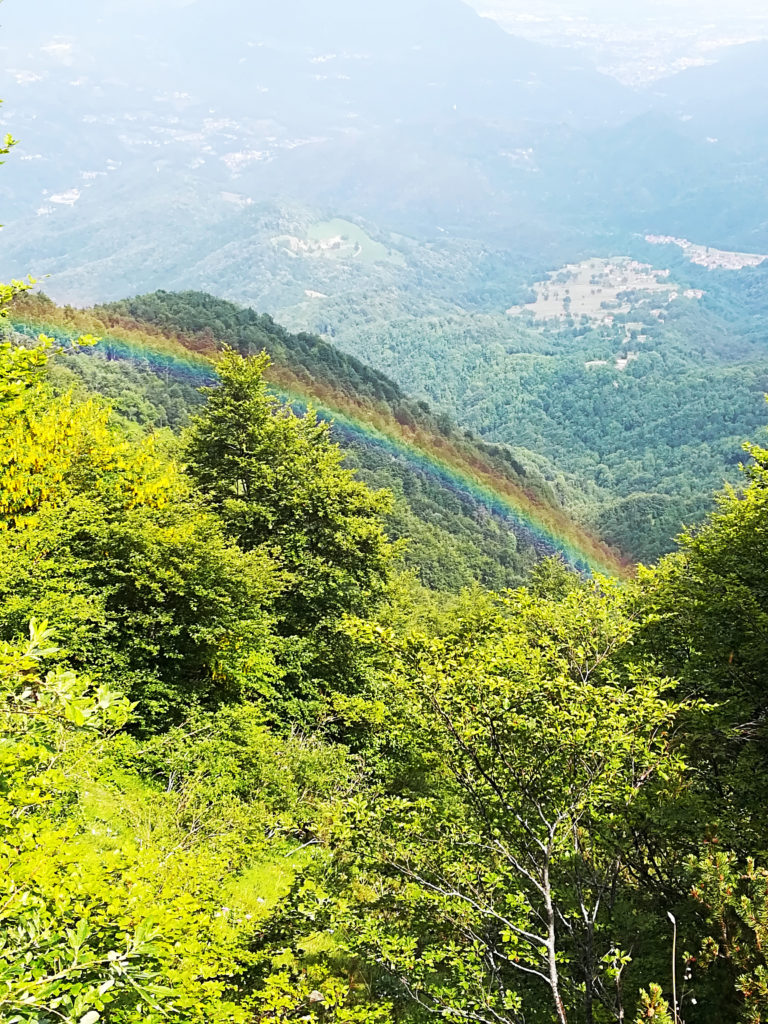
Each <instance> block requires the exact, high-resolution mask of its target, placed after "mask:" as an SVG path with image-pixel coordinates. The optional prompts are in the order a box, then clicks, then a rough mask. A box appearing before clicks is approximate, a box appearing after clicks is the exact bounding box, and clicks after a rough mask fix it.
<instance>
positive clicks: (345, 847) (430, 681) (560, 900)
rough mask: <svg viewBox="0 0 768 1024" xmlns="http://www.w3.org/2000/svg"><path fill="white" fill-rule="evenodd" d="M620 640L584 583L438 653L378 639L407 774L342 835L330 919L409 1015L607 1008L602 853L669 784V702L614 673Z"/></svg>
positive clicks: (639, 680)
mask: <svg viewBox="0 0 768 1024" xmlns="http://www.w3.org/2000/svg"><path fill="white" fill-rule="evenodd" d="M634 631H635V626H634V625H633V623H632V622H631V620H630V619H629V618H628V617H627V616H626V613H625V612H624V610H623V598H622V596H621V594H620V593H619V592H618V590H617V589H616V588H615V587H613V586H611V585H610V583H609V582H608V581H600V582H599V583H596V584H594V585H593V586H591V587H589V588H583V587H581V588H578V589H574V590H572V591H571V592H570V593H569V594H568V595H567V596H566V597H565V598H564V599H563V600H562V601H561V602H560V603H557V602H556V601H553V600H546V599H541V598H536V597H534V596H533V595H532V594H530V593H529V592H526V591H522V592H519V593H517V594H515V595H513V596H512V597H510V599H509V601H508V603H507V607H506V609H505V614H504V615H503V616H498V615H496V616H490V617H488V616H485V617H484V618H482V619H480V620H479V621H477V622H475V623H469V622H468V623H466V625H465V627H464V628H463V629H459V630H458V631H457V632H456V633H455V634H453V635H450V636H448V637H445V638H442V639H439V640H432V641H426V640H423V639H422V640H418V639H416V638H413V639H411V640H410V641H408V642H407V643H406V644H405V646H400V645H398V644H397V643H393V642H392V640H391V639H386V638H385V643H386V650H387V651H388V655H387V658H388V660H389V661H390V663H391V664H392V663H393V664H394V665H395V666H396V668H395V674H394V676H393V677H391V681H390V684H389V685H390V686H391V687H392V694H391V695H390V696H389V697H388V698H387V704H388V706H390V707H393V706H394V707H396V708H398V709H399V711H396V712H395V713H394V717H395V721H396V722H397V725H396V726H394V723H393V722H392V721H391V720H389V721H387V723H386V725H384V726H383V728H384V729H385V730H386V732H387V735H390V736H391V732H392V729H393V726H394V727H395V728H399V730H403V729H404V730H406V736H407V739H408V744H409V745H410V748H411V750H410V756H411V771H410V773H409V774H408V775H407V776H405V777H403V776H401V786H400V788H399V789H398V792H396V793H394V794H391V795H388V794H385V793H376V795H375V797H374V798H373V799H372V800H371V801H370V802H363V801H360V802H358V803H356V804H354V805H353V806H352V807H351V808H350V812H349V814H348V816H347V817H346V819H345V820H344V821H343V824H342V825H341V827H340V832H339V838H338V843H339V846H338V848H337V854H336V855H337V857H338V858H339V860H340V864H341V866H340V867H339V869H338V870H339V872H340V875H341V879H342V881H343V884H344V887H345V888H344V889H343V891H344V897H343V899H344V902H343V903H342V904H341V907H342V910H341V913H340V914H338V911H337V915H338V916H337V917H336V918H334V921H335V927H338V928H343V929H344V931H345V933H346V934H347V936H348V940H347V941H348V942H349V943H350V948H351V949H352V950H358V951H363V955H364V956H365V958H366V959H368V960H372V961H373V962H376V963H378V964H381V965H382V966H384V967H385V968H386V969H387V970H389V971H390V972H392V974H393V975H394V977H395V978H397V979H398V983H399V985H400V986H402V987H403V988H404V990H405V992H407V993H408V994H409V996H410V997H411V998H413V999H415V1000H416V1001H417V1003H419V1004H420V1005H422V1006H424V1007H425V1008H426V1009H428V1010H431V1011H432V1012H440V1013H443V1014H444V1015H448V1016H450V1015H452V1014H457V1013H459V1012H460V1011H465V1010H471V1011H472V1012H473V1013H474V1014H476V1015H477V1019H480V1020H490V1019H496V1020H510V1021H512V1020H516V1019H517V1016H518V1013H519V1012H520V1011H521V1010H522V1009H523V1007H525V1009H526V1013H528V1011H529V1008H530V1012H534V1011H533V1007H542V1010H541V1012H542V1013H544V1016H543V1017H542V1018H541V1019H552V1017H551V1015H554V1017H556V1018H558V1019H561V1020H565V1019H566V1017H567V1016H568V1015H569V1013H570V1012H571V1011H573V1012H575V1013H576V1014H577V1015H580V1014H581V1013H582V1012H584V1007H585V1006H588V1007H592V1006H594V1005H597V1004H598V1003H604V1004H605V1006H606V1008H607V1009H610V1010H611V1011H614V1010H616V1009H617V1007H616V1004H615V994H614V992H613V990H612V985H611V984H610V983H609V981H610V979H609V975H610V972H611V961H610V956H609V954H610V952H611V950H613V949H614V948H615V947H616V943H617V941H618V940H620V939H621V934H620V924H619V923H618V921H616V920H613V910H614V909H615V904H616V901H617V899H618V897H619V893H620V890H621V888H622V884H623V881H624V879H623V872H622V867H621V860H622V854H621V850H622V848H623V847H624V846H625V845H626V844H627V843H628V842H629V841H630V836H631V835H632V834H633V826H634V821H635V816H636V815H638V814H642V811H641V808H646V809H647V808H648V807H649V806H652V802H653V801H654V800H656V799H659V796H660V794H662V793H664V792H665V791H666V789H667V787H668V786H673V787H674V786H675V785H677V783H678V781H679V779H680V778H681V775H682V772H683V769H684V764H683V761H682V758H681V756H680V754H679V752H677V751H676V750H675V749H674V747H673V745H672V742H671V737H672V730H673V723H674V721H675V719H676V717H677V716H678V715H679V713H680V707H679V706H678V705H677V704H676V703H675V702H674V701H670V700H669V699H668V698H667V696H666V694H665V691H666V690H667V689H668V686H669V684H668V683H667V682H666V681H664V680H659V679H657V678H654V677H653V676H652V675H650V674H649V673H648V672H647V671H646V670H644V669H642V668H640V667H639V666H633V665H629V666H628V665H626V664H624V663H623V660H622V652H623V651H624V650H626V648H627V647H628V646H629V645H630V643H631V640H632V636H633V633H634ZM388 678H389V677H388ZM392 742H393V743H395V744H396V741H395V740H394V739H393V740H392ZM402 742H403V740H402V739H401V743H402ZM351 894H354V896H353V895H351ZM361 901H362V903H363V905H364V906H365V908H366V909H365V912H364V914H363V915H362V917H363V920H362V921H361V920H359V918H360V906H359V903H360V902H361ZM344 907H347V908H348V916H347V915H346V914H345V911H344V909H343V908H344ZM547 1002H548V1010H547V1011H545V1010H544V1009H543V1007H544V1006H547ZM589 1012H592V1011H591V1010H590V1011H589ZM547 1014H549V1015H550V1016H547ZM535 1019H538V1018H535Z"/></svg>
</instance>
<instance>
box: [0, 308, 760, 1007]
mask: <svg viewBox="0 0 768 1024" xmlns="http://www.w3.org/2000/svg"><path fill="white" fill-rule="evenodd" d="M204 298H205V297H202V298H201V297H194V298H190V297H182V298H178V297H170V296H166V297H163V296H160V298H158V299H157V300H156V302H155V304H154V306H153V305H152V303H151V302H150V303H149V306H150V307H152V309H151V311H152V315H153V316H156V317H162V316H166V315H167V316H168V319H167V322H166V323H165V328H166V329H167V330H169V331H171V330H172V329H173V320H172V317H171V312H172V311H173V310H177V311H178V313H179V315H180V316H181V317H182V319H183V318H184V317H186V319H185V320H183V323H182V324H181V325H180V327H183V328H184V329H185V330H193V333H194V332H200V331H206V330H207V331H209V332H210V334H211V335H212V336H213V334H214V332H218V331H219V329H220V328H221V329H223V331H224V332H226V334H227V336H228V337H229V339H230V340H232V341H233V342H235V343H236V344H237V346H238V348H242V349H244V351H245V352H247V351H248V347H249V346H251V347H252V348H253V350H254V351H261V349H262V347H263V339H264V338H266V340H267V341H268V342H269V343H270V344H274V342H275V339H277V340H278V341H279V343H280V344H281V345H283V346H284V347H285V350H286V351H288V350H290V349H291V348H292V346H293V347H295V350H296V351H299V352H302V351H303V352H304V356H306V358H307V359H309V358H310V357H312V358H315V357H317V358H318V361H320V362H322V361H323V359H325V356H324V355H322V358H321V353H324V352H325V349H324V348H323V345H322V343H321V342H319V341H317V339H309V340H306V341H305V342H301V345H304V346H305V347H304V348H303V349H302V348H301V345H300V344H299V342H298V340H297V339H296V338H294V337H293V336H290V335H288V334H287V333H285V332H281V331H280V329H279V328H277V327H276V326H275V325H274V324H272V322H271V321H269V319H268V318H262V321H260V322H258V323H257V322H256V319H254V318H255V316H256V315H255V314H252V313H251V312H249V311H238V310H237V309H236V307H232V306H230V305H229V304H226V303H225V304H221V305H220V304H218V303H217V302H216V301H215V300H210V302H208V301H207V300H206V301H204ZM24 301H28V300H24ZM136 301H137V305H133V306H132V304H123V305H121V311H119V312H113V313H112V314H110V315H112V316H115V317H118V318H123V319H126V320H127V319H129V318H130V316H132V315H134V314H135V315H136V316H137V317H138V316H139V315H140V314H141V315H143V312H144V313H146V306H147V302H146V301H145V300H142V301H143V302H144V305H142V301H139V300H136ZM131 308H133V309H134V314H131V313H130V309H131ZM142 310H143V312H142ZM73 315H74V314H73ZM205 317H208V319H209V320H210V323H209V324H207V325H201V321H202V320H204V319H205ZM238 318H239V319H238ZM97 327H98V325H96V324H94V328H95V329H96V328H97ZM246 335H248V338H249V340H248V341H247V344H246V343H245V336H246ZM51 348H52V345H51V344H50V343H48V342H46V341H43V342H39V343H37V344H35V343H29V341H28V340H27V341H26V342H25V343H24V344H6V345H4V346H3V347H2V348H0V442H2V447H1V448H0V451H1V452H2V454H1V455H0V520H1V521H2V527H3V529H2V531H0V889H1V890H2V892H0V908H1V909H0V1016H3V1019H9V1020H17V1021H19V1022H23V1021H30V1022H31V1021H39V1022H41V1024H53V1021H55V1020H61V1019H64V1020H65V1021H68V1022H71V1024H83V1022H85V1024H97V1021H99V1020H104V1021H107V1020H108V1021H112V1022H114V1024H139V1022H140V1021H141V1022H147V1024H156V1022H157V1024H159V1022H160V1021H162V1020H168V1021H171V1022H173V1021H178V1022H179V1024H182V1022H183V1024H219V1022H221V1024H224V1022H225V1021H226V1022H227V1024H230V1022H231V1024H277V1022H281V1024H282V1022H287V1021H290V1020H306V1021H317V1022H318V1024H320V1022H323V1021H325V1022H329V1021H332V1022H336V1024H354V1022H358V1024H363V1022H366V1024H368V1022H370V1024H394V1022H395V1021H397V1022H398V1024H401V1022H402V1024H423V1022H424V1021H426V1020H429V1019H434V1017H435V1016H437V1015H442V1016H443V1017H445V1018H446V1019H457V1020H458V1019H471V1020H475V1021H479V1022H489V1024H490V1022H494V1024H500V1022H505V1021H507V1022H510V1024H521V1022H522V1021H526V1022H528V1024H552V1021H558V1022H560V1024H610V1022H611V1021H616V1020H621V1019H636V1020H637V1021H638V1024H639V1022H640V1021H646V1020H656V1021H661V1022H664V1021H667V1022H668V1024H671V1021H672V1019H673V1018H674V1016H675V1014H674V1010H673V1009H671V1008H670V1004H669V999H670V991H669V984H668V982H667V979H668V978H669V972H670V933H669V922H668V920H667V913H668V912H670V913H671V912H674V914H675V918H676V921H677V926H678V928H679V931H680V942H681V943H682V944H684V945H681V946H680V948H681V949H693V950H694V953H693V954H689V953H687V952H684V953H683V954H682V957H680V956H678V955H677V953H676V954H675V969H676V971H677V974H676V976H675V981H676V983H677V988H676V992H677V995H678V1006H679V1016H680V1019H681V1020H682V1019H683V1018H684V1019H685V1021H686V1024H720V1021H721V1020H736V1019H737V1018H738V1017H739V1015H740V1016H741V1018H742V1019H743V1020H745V1021H749V1022H752V1024H758V1022H760V1021H762V1020H764V1019H765V1015H766V1009H765V1007H766V976H765V974H766V963H765V957H764V948H765V943H766V938H767V937H766V935H765V930H766V927H768V925H766V918H767V917H768V915H767V914H766V869H767V867H766V850H765V806H766V800H765V796H766V793H768V773H767V772H766V765H765V763H764V762H765V757H764V747H765V743H764V738H765V737H764V729H763V723H764V720H765V712H766V708H765V690H766V687H765V680H764V665H765V663H766V660H767V658H768V652H766V651H765V650H764V636H765V635H766V633H768V628H766V625H765V623H764V622H763V619H764V617H765V614H766V609H765V608H764V605H765V596H766V595H765V593H764V590H765V585H764V580H765V577H766V574H767V570H768V566H765V565H764V564H763V561H764V559H763V549H764V545H763V544H762V538H763V537H764V535H765V533H766V529H768V520H767V518H766V517H767V516H768V511H767V506H766V494H767V493H768V452H766V451H763V450H762V449H759V448H751V449H750V455H751V456H752V460H753V462H752V466H751V468H750V470H749V481H748V484H747V486H746V488H745V491H744V492H743V493H737V492H735V491H727V492H726V493H725V494H724V495H722V496H721V498H720V499H719V506H718V510H717V511H716V513H714V514H713V515H712V516H711V518H710V520H709V521H708V522H707V524H706V525H705V526H704V527H703V528H702V529H701V530H700V531H698V532H690V533H687V534H685V535H684V536H683V538H682V543H681V550H680V552H678V553H677V554H675V555H672V556H669V557H667V558H666V559H664V560H663V561H662V562H661V563H660V564H659V565H658V566H657V567H655V568H653V569H643V570H641V571H640V572H639V575H638V579H637V581H635V582H633V583H631V584H629V585H620V584H618V583H616V582H613V581H610V580H606V579H602V578H595V579H592V580H586V581H585V580H583V579H581V578H580V577H578V576H577V575H575V574H574V573H572V572H571V571H570V570H569V569H568V567H567V566H566V565H565V564H564V563H563V562H562V561H561V560H559V559H557V558H548V559H543V560H538V562H537V564H534V562H535V561H536V558H535V553H534V552H533V550H532V549H531V548H527V547H526V546H525V544H523V543H521V544H520V545H519V548H518V545H517V544H516V543H514V542H510V540H509V536H508V535H506V536H505V535H504V534H503V532H502V531H501V528H500V527H499V524H498V523H496V521H495V520H492V519H490V517H488V519H489V520H490V521H482V522H481V521H480V518H481V517H480V516H479V514H478V509H477V507H475V506H472V505H471V503H467V502H464V501H463V499H460V498H456V497H454V496H450V495H449V494H448V492H447V491H445V490H444V489H441V487H440V485H439V484H437V483H435V482H434V481H431V480H429V479H427V478H424V479H422V478H420V477H418V476H417V475H415V474H413V473H410V472H409V471H408V472H406V471H405V470H404V469H403V467H400V466H398V465H396V463H394V462H393V461H392V460H389V461H388V457H387V458H385V457H383V456H382V457H381V458H380V459H373V458H371V456H370V453H368V452H367V451H366V450H365V449H364V448H363V447H362V446H357V445H350V446H349V447H348V448H347V451H348V453H349V454H348V456H347V458H348V462H347V463H344V458H343V454H342V451H341V449H340V448H339V447H337V446H336V445H335V444H334V443H333V441H332V437H333V436H334V435H333V434H332V433H331V431H332V428H329V427H328V426H327V425H325V424H322V423H319V422H318V421H317V419H316V418H315V417H314V415H313V414H312V412H311V410H310V411H309V413H307V414H306V415H298V414H297V413H296V412H295V411H294V410H293V409H291V408H288V407H286V406H284V405H283V404H281V403H280V402H279V401H278V400H277V399H275V398H274V397H272V396H271V394H270V392H269V388H268V386H267V384H266V383H265V379H264V371H265V369H266V367H267V357H266V356H264V355H261V356H259V355H256V356H253V355H250V356H245V355H243V354H239V353H236V352H234V351H228V352H226V353H225V354H224V356H223V359H222V363H221V381H220V383H219V385H218V386H217V387H213V388H211V389H209V390H208V391H207V393H206V395H205V402H204V404H200V405H198V414H197V416H196V417H195V419H194V420H193V422H192V426H191V428H190V429H189V432H188V434H187V435H186V438H185V440H184V442H183V448H182V447H181V446H179V445H178V444H177V442H176V440H175V439H174V438H173V437H172V436H170V434H167V433H160V434H155V433H154V432H153V431H152V427H153V426H159V425H163V424H165V423H166V422H171V420H172V419H173V422H174V424H175V425H181V424H183V423H184V422H185V418H186V415H187V412H188V411H189V410H190V409H192V403H191V402H190V401H189V395H188V394H187V392H185V391H183V390H181V391H179V392H178V393H176V394H175V395H174V396H173V400H171V397H170V395H168V396H166V397H163V395H161V393H160V391H158V390H157V388H158V382H157V381H158V379H157V378H152V383H151V384H150V383H149V381H148V378H147V377H145V376H143V374H145V373H146V371H145V370H142V369H140V368H135V369H134V370H132V371H131V372H130V373H129V374H128V378H127V381H126V384H125V387H124V389H122V386H121V384H120V383H119V381H118V380H117V374H116V373H115V372H113V371H112V370H110V368H109V364H108V363H106V362H105V361H104V360H99V359H85V358H83V357H82V356H81V355H77V354H74V353H73V354H72V355H71V357H70V356H67V357H66V358H60V357H59V354H58V353H57V359H56V360H54V361H53V363H51V354H52V353H51ZM349 365H351V364H347V363H345V360H344V358H342V357H341V356H339V357H338V361H337V362H334V361H333V359H331V357H329V361H328V367H327V371H326V372H327V373H328V374H332V373H334V372H336V371H338V372H340V373H341V372H342V371H343V372H346V369H348V368H349ZM120 372H122V369H121V371H120ZM361 379H362V377H361ZM368 383H369V385H370V388H371V393H375V394H376V395H377V400H378V398H381V397H382V396H383V392H384V390H385V388H386V387H388V386H389V385H388V384H387V383H386V379H385V378H381V377H376V375H372V376H371V378H370V380H369V381H368ZM92 387H95V388H97V389H99V390H100V391H102V392H104V393H105V394H109V395H111V397H112V398H113V399H115V401H116V403H117V405H118V406H119V407H120V411H119V412H118V413H115V412H113V411H112V410H111V409H110V407H109V406H107V404H106V403H105V402H104V400H103V399H100V398H97V397H96V396H94V395H93V394H92V393H91V388H92ZM161 390H162V388H161ZM393 394H394V397H393V398H392V399H391V400H392V401H393V402H395V403H397V402H400V401H401V400H402V398H401V396H400V397H399V396H398V395H397V393H393ZM166 398H167V401H166ZM402 401H405V400H402ZM201 402H202V400H201ZM399 408H400V410H401V412H408V415H411V412H412V413H413V415H414V417H417V416H418V415H422V416H425V417H426V416H428V415H429V414H428V413H427V412H426V411H425V410H420V411H418V412H417V411H416V410H415V409H413V410H408V409H406V406H405V405H400V406H399ZM414 422H416V419H414ZM443 429H444V430H445V431H446V436H448V435H449V434H450V431H451V430H453V429H454V428H453V427H452V426H451V424H450V423H448V422H444V423H443ZM180 451H181V452H182V455H181V456H179V455H178V453H179V452H180ZM496 455H499V453H498V452H497V453H496ZM494 457H495V456H494ZM499 457H501V456H500V455H499ZM505 458H508V459H509V460H510V462H509V466H510V472H513V473H520V474H525V473H526V472H528V471H527V470H526V469H525V468H524V467H523V465H522V464H521V463H518V462H517V456H516V454H515V453H514V452H512V451H506V452H505ZM513 462H514V463H515V465H514V466H513ZM350 466H354V468H355V470H357V471H358V473H357V475H356V473H355V472H354V471H353V470H352V469H351V468H350ZM185 467H188V471H187V468H185ZM530 479H531V480H533V475H531V477H530ZM542 479H543V478H542ZM364 481H365V482H364ZM368 483H374V484H377V485H378V484H380V483H393V484H394V487H393V490H394V492H395V502H394V505H393V503H392V502H391V501H390V499H389V497H388V496H387V495H385V494H382V493H381V492H378V491H373V490H371V489H369V487H368V486H367V484H368ZM561 483H562V482H561ZM536 486H538V484H536ZM542 486H544V485H542ZM546 486H547V487H550V486H551V490H552V495H553V496H554V495H555V493H556V491H557V489H558V487H560V486H561V484H560V483H558V481H557V480H553V481H550V482H549V483H547V484H546ZM542 493H543V491H542ZM624 500H625V499H621V501H624ZM626 503H627V505H626V507H624V506H622V508H621V509H617V514H616V517H615V519H613V520H611V521H612V522H613V525H614V526H615V528H616V529H617V530H621V529H625V528H629V529H631V530H640V529H641V528H643V524H644V523H646V522H650V521H652V520H653V521H656V520H655V519H654V517H660V518H664V517H665V516H666V515H667V511H668V510H669V508H670V507H671V506H669V505H668V504H667V503H665V502H660V503H659V502H656V501H655V500H653V501H650V500H648V499H647V495H645V496H644V494H635V495H629V496H628V497H627V498H626ZM633 503H634V504H633ZM632 504H633V508H632V509H630V508H629V506H630V505H632ZM420 514H423V518H419V515H420ZM385 523H387V524H388V525H389V526H390V527H391V529H392V532H393V533H394V534H395V536H396V537H397V536H407V537H410V538H412V540H413V545H414V548H415V554H413V553H412V554H411V555H408V554H407V553H406V554H405V555H404V556H403V558H402V559H401V560H400V562H399V564H398V561H397V560H396V557H395V556H396V555H397V554H398V552H399V545H397V544H396V543H395V544H393V543H392V541H391V540H390V539H389V538H388V536H387V534H386V532H385V529H384V524H385ZM652 527H653V523H652ZM478 538H482V543H480V542H479V541H478ZM513 541H514V538H513ZM409 558H411V562H410V563H409V562H408V559H409ZM409 565H410V568H409V567H408V566H409ZM528 569H529V570H531V571H530V576H529V586H528V587H527V588H526V589H517V590H514V591H506V592H502V593H493V592H489V591H488V590H485V589H483V588H482V587H479V586H477V583H476V580H477V579H478V578H484V579H486V580H490V581H492V582H493V583H494V585H495V587H496V588H497V589H498V590H499V591H503V589H504V587H505V585H506V584H508V583H509V582H511V581H513V580H516V579H517V578H518V574H519V573H521V572H522V571H524V570H528ZM426 583H431V584H432V586H433V588H434V589H428V587H427V586H426V585H425V584H426ZM446 590H453V591H456V593H454V594H453V595H450V596H449V595H446V593H445V592H444V591H446ZM39 618H46V619H50V620H51V621H53V622H55V626H56V637H57V645H55V646H54V645H53V643H52V642H51V640H50V636H51V634H50V632H49V631H48V629H47V627H45V626H37V625H35V620H37V619H39ZM30 620H32V621H33V626H32V634H31V640H30V642H29V644H19V642H18V640H17V639H16V638H17V637H18V635H19V634H20V633H21V632H22V631H23V630H25V629H27V628H28V623H29V621H30ZM3 638H4V639H3ZM44 663H45V664H44ZM91 680H92V681H91ZM113 691H114V692H113ZM721 846H724V847H725V848H726V849H732V850H734V851H738V852H735V853H733V854H720V853H717V852H716V851H717V850H718V849H720V847H721ZM678 968H679V970H677V969H678ZM650 978H656V979H660V980H662V981H664V987H663V989H662V987H660V986H659V985H650V986H648V980H649V979H650ZM638 993H640V996H639V1005H638V1004H637V994H638Z"/></svg>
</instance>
